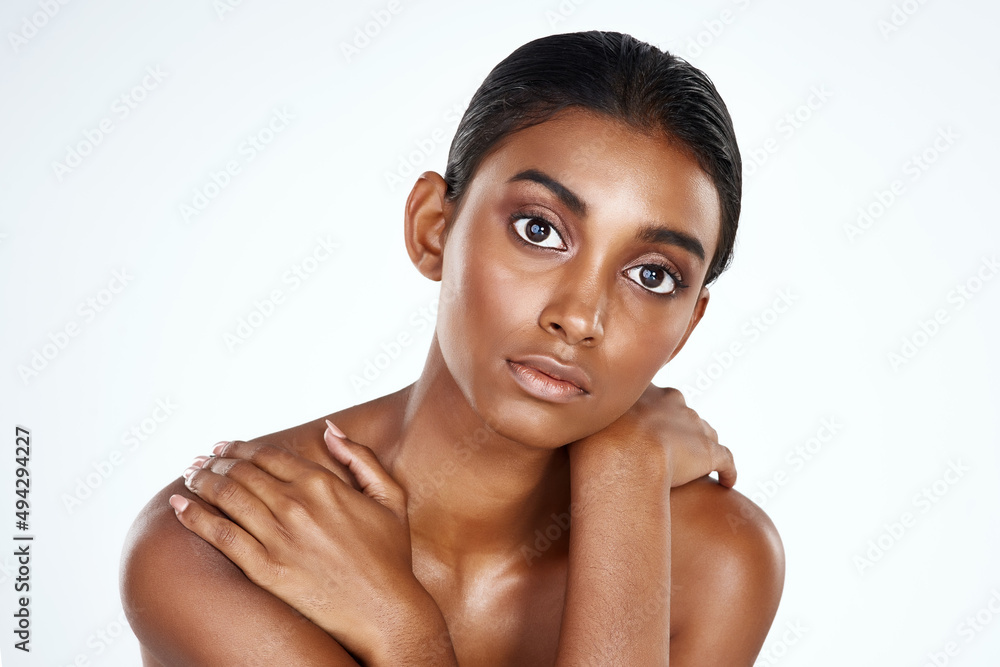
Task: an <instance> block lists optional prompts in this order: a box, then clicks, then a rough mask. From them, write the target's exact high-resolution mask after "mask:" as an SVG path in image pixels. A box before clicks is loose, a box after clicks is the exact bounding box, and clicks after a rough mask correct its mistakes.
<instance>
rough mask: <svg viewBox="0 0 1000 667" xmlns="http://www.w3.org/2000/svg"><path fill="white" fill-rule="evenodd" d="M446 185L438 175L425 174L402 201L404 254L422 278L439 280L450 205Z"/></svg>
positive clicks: (428, 172) (421, 175)
mask: <svg viewBox="0 0 1000 667" xmlns="http://www.w3.org/2000/svg"><path fill="white" fill-rule="evenodd" d="M447 191H448V186H447V184H446V183H445V180H444V178H442V177H441V175H440V174H438V173H436V172H433V171H425V172H424V173H422V174H420V176H419V177H418V178H417V182H416V183H414V184H413V189H412V190H410V196H409V197H408V198H407V200H406V211H405V215H404V224H405V236H406V252H407V254H409V255H410V261H411V262H413V266H415V267H417V271H420V273H422V274H423V275H424V276H426V277H427V278H430V279H431V280H441V265H442V261H443V258H444V241H445V236H446V232H447V229H448V222H449V216H450V215H451V209H452V206H451V204H450V203H448V202H447V201H445V193H446V192H447Z"/></svg>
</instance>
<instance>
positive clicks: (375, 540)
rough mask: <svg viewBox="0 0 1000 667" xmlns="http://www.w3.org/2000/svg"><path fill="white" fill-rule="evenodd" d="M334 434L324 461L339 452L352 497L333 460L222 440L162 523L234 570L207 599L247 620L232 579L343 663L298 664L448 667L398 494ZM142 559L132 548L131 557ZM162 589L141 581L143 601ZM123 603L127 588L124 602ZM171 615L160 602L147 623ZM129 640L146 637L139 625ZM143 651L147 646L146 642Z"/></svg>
mask: <svg viewBox="0 0 1000 667" xmlns="http://www.w3.org/2000/svg"><path fill="white" fill-rule="evenodd" d="M328 423H329V422H328ZM334 428H335V427H333V425H332V424H331V425H330V428H328V431H327V434H326V437H327V442H328V445H329V446H330V448H331V449H330V453H333V454H335V455H337V456H338V458H339V459H340V464H343V465H344V466H345V469H344V471H345V472H347V473H348V474H349V475H353V476H354V478H355V480H356V482H357V484H358V486H359V487H360V490H356V489H354V488H352V486H351V484H349V483H348V481H347V480H345V479H344V478H343V476H341V475H340V474H336V473H334V472H333V470H332V468H331V467H330V465H329V463H333V464H334V465H336V464H337V461H335V460H333V459H330V461H329V462H323V463H320V461H323V459H322V458H312V457H309V458H307V457H304V456H302V455H300V454H296V453H294V452H292V451H291V450H289V449H287V443H284V445H283V446H276V445H271V444H267V443H264V442H261V441H260V440H254V441H250V442H241V441H234V442H229V443H225V444H224V443H219V445H218V446H217V447H216V449H215V453H216V454H218V457H216V458H210V459H207V460H206V457H199V460H198V461H196V463H195V465H194V466H193V467H192V468H189V469H188V470H187V471H185V478H186V480H185V481H184V487H183V489H182V491H183V492H181V493H178V494H176V496H173V495H172V494H169V493H164V494H161V495H160V496H159V498H162V499H169V500H170V502H171V503H172V504H173V509H170V505H167V504H165V503H164V505H163V507H165V508H167V509H168V510H170V513H171V514H174V515H175V516H171V517H169V519H168V521H171V522H172V524H170V526H171V530H172V531H173V530H176V529H179V530H181V531H184V532H186V533H187V534H188V535H189V536H190V539H193V540H194V541H195V542H194V543H197V544H198V546H199V548H201V551H202V552H205V549H206V548H207V549H208V551H207V552H206V553H210V554H211V556H210V558H211V559H212V560H217V559H224V561H225V567H224V568H223V569H224V570H225V572H226V574H230V573H238V576H236V575H234V576H233V577H229V578H227V579H225V580H224V581H223V584H222V585H217V586H216V584H215V581H216V580H217V579H218V577H213V578H212V581H211V585H212V586H216V587H215V588H214V589H212V588H210V590H209V591H208V592H209V593H211V594H213V595H214V596H215V597H217V598H219V599H222V600H223V601H229V600H235V602H236V603H237V606H238V607H240V608H242V609H243V613H244V614H245V613H246V611H245V609H246V608H245V607H244V606H243V605H244V604H245V601H242V600H239V590H238V589H236V588H235V587H233V588H231V587H230V586H229V584H231V583H236V582H238V583H239V584H240V586H242V587H249V588H250V590H252V591H253V592H254V594H255V595H257V596H259V594H261V593H262V594H264V595H265V596H266V597H268V598H270V599H272V600H274V601H277V602H278V603H280V605H281V606H283V607H284V608H287V609H288V610H290V611H292V612H293V614H294V615H295V617H296V622H298V623H300V624H306V625H308V626H310V632H312V631H313V630H316V631H319V632H320V633H322V635H323V636H325V637H326V640H329V641H333V640H336V641H334V643H333V645H334V646H335V647H337V648H338V650H337V651H336V652H335V653H336V655H337V656H338V658H341V659H343V657H344V656H347V659H348V660H350V661H349V662H344V661H343V660H341V661H340V662H332V663H331V662H329V658H328V657H327V658H324V657H323V652H322V651H318V652H317V656H318V657H319V659H320V660H321V661H322V662H320V663H312V662H308V663H306V662H303V663H302V664H350V665H353V664H357V662H355V661H354V660H353V659H351V656H354V657H355V658H356V659H357V661H358V662H361V663H362V664H365V665H371V666H382V665H394V666H395V665H409V664H414V665H417V664H419V665H432V664H433V665H441V666H448V665H452V666H453V665H454V664H455V657H454V651H453V649H452V646H451V642H450V635H449V633H448V629H447V626H446V624H445V621H444V617H443V615H442V614H441V611H440V609H439V608H438V607H437V604H436V603H435V601H434V600H433V598H432V597H431V596H430V595H429V594H428V593H427V591H426V590H425V589H424V588H423V587H422V586H421V585H420V583H419V581H418V580H417V579H416V577H415V576H414V575H413V573H412V564H411V562H410V558H411V548H410V536H409V527H408V523H407V515H406V501H405V494H404V492H403V491H402V489H401V488H400V487H398V485H396V484H395V482H394V481H393V480H392V478H391V477H390V476H389V475H388V474H387V473H385V472H384V471H382V470H381V469H380V468H379V469H378V470H372V469H370V468H369V465H370V464H369V463H368V462H375V461H377V460H376V459H375V457H374V454H373V453H372V452H371V451H370V450H369V449H368V448H366V447H364V446H362V445H358V444H356V443H351V442H350V441H347V440H346V438H344V439H343V440H341V439H340V438H338V437H335V436H334V431H333V430H332V429H334ZM279 441H280V439H279ZM313 456H314V457H315V453H313ZM174 488H175V489H176V485H174ZM168 491H169V489H168ZM191 493H193V494H195V495H194V496H192V495H191ZM156 500H157V499H154V501H153V502H154V503H155V502H156ZM213 506H214V507H213ZM150 509H151V507H147V510H150ZM219 510H222V511H224V512H225V514H223V513H222V512H220V511H219ZM159 516H161V517H162V516H164V514H162V513H160V514H159ZM137 524H138V522H137ZM163 527H164V528H166V524H165V525H164V526H163ZM194 543H188V542H185V545H188V546H190V544H194ZM138 551H139V550H138V549H137V548H136V546H135V545H130V547H129V548H128V549H127V554H128V553H131V554H135V553H137V552H138ZM149 553H151V555H152V556H153V557H154V558H156V557H159V554H157V553H155V552H152V551H149ZM189 555H190V554H189ZM127 559H128V556H127ZM197 562H201V560H200V558H199V559H197ZM158 565H160V564H159V563H155V562H154V563H145V562H141V561H140V562H139V563H138V564H132V565H131V566H128V565H126V567H125V568H123V570H126V571H127V570H129V569H131V570H132V571H137V572H143V571H149V570H152V569H156V568H157V566H158ZM192 574H194V575H195V576H192ZM197 575H198V572H190V571H184V572H178V573H177V577H176V578H177V579H178V581H177V585H178V586H180V587H182V588H183V587H186V588H187V589H188V590H189V591H195V590H200V589H201V579H200V578H199V577H198V576H197ZM163 586H164V583H163V582H162V581H153V580H149V581H147V582H146V587H147V589H148V592H149V593H150V595H149V596H150V597H152V594H155V593H156V592H157V590H158V588H161V587H163ZM132 588H133V590H138V591H139V593H138V594H141V593H142V591H143V590H144V589H143V587H142V584H141V583H140V584H138V585H136V584H133V586H132ZM128 595H129V593H128V592H127V591H126V590H125V586H124V585H123V596H128ZM132 595H133V596H134V595H136V594H132ZM232 611H235V609H234V610H232ZM169 612H170V609H169V608H168V607H164V606H163V605H162V604H159V605H158V606H157V613H156V614H154V616H161V617H162V616H163V615H165V614H168V613H169ZM130 618H131V617H130ZM236 618H238V615H230V616H227V619H236ZM156 620H157V619H156V618H154V619H153V620H151V621H150V623H152V624H153V625H154V626H155V627H154V629H153V630H152V632H154V634H155V633H156V632H157V628H158V627H159V626H156ZM237 629H238V628H237ZM136 632H137V634H139V635H140V640H142V639H143V638H142V635H141V633H140V631H139V629H138V628H137V629H136ZM259 632H260V635H259V636H263V637H267V636H268V635H270V636H272V637H275V638H276V639H277V640H279V641H281V640H283V638H282V637H277V634H278V633H281V632H282V628H281V626H280V625H277V624H274V623H273V622H269V624H265V625H264V626H263V627H262V629H261V630H260V631H259ZM160 634H166V635H167V639H168V640H171V641H174V642H183V639H182V637H183V636H184V635H183V633H182V632H178V631H177V629H174V630H172V631H170V632H167V633H163V632H160ZM156 636H159V635H156ZM320 639H322V637H321V638H320ZM143 643H144V644H145V645H146V647H147V648H150V642H146V641H143ZM308 647H309V646H308V644H307V648H308ZM321 647H322V644H321V645H320V646H319V648H321ZM227 651H228V652H227V653H223V654H222V655H228V656H230V657H229V659H230V660H231V661H232V664H246V663H245V662H241V658H242V656H243V655H255V653H256V649H254V651H253V652H251V653H247V652H245V651H244V652H239V651H237V652H235V653H233V652H232V651H233V649H232V648H228V649H227ZM155 652H156V651H155V649H154V653H155ZM348 652H349V653H350V655H348ZM213 655H215V654H213ZM208 663H211V664H219V663H218V662H216V661H214V660H209V661H207V662H206V664H208ZM183 664H190V661H183ZM196 664H202V663H200V662H199V663H196ZM222 664H226V663H222ZM296 664H298V663H296Z"/></svg>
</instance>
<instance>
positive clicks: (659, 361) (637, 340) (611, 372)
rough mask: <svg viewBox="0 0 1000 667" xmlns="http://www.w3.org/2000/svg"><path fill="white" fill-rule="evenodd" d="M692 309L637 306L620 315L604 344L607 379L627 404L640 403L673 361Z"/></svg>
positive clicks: (623, 311)
mask: <svg viewBox="0 0 1000 667" xmlns="http://www.w3.org/2000/svg"><path fill="white" fill-rule="evenodd" d="M690 310H691V309H690V308H686V309H683V310H682V309H681V308H680V306H679V305H678V306H677V307H672V308H670V309H669V311H666V310H664V309H649V308H648V307H645V308H644V307H642V306H641V305H640V306H635V305H634V304H633V308H632V309H630V308H629V307H627V306H626V307H623V308H620V309H619V311H618V312H617V313H616V314H617V315H619V317H617V318H615V319H616V322H614V323H612V324H611V326H612V327H613V329H612V331H610V332H609V335H607V336H606V337H605V340H604V341H603V344H604V348H605V350H604V355H603V356H604V359H605V360H606V362H607V368H605V372H604V377H606V378H607V382H608V384H609V387H611V388H612V391H613V392H614V393H615V394H618V395H621V396H622V400H623V401H628V400H629V399H631V401H632V402H634V401H635V400H637V399H638V398H639V396H640V395H641V394H642V392H643V391H645V389H646V387H647V386H649V383H650V382H651V381H652V379H653V376H654V375H656V373H657V372H658V371H659V370H660V369H661V368H662V367H663V366H664V364H666V363H667V361H668V360H669V359H670V356H671V355H672V354H673V352H674V350H675V349H677V346H678V344H680V341H681V338H682V337H683V336H684V332H685V331H686V330H687V324H688V321H689V320H690V316H691V312H690ZM657 311H658V312H657ZM628 405H631V402H630V403H628Z"/></svg>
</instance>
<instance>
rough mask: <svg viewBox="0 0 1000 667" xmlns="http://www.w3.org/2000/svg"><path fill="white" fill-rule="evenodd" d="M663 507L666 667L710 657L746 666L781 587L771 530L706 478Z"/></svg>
mask: <svg viewBox="0 0 1000 667" xmlns="http://www.w3.org/2000/svg"><path fill="white" fill-rule="evenodd" d="M670 508H671V528H672V530H671V532H672V548H671V559H672V561H671V562H672V563H673V572H672V579H673V584H674V585H673V591H672V597H671V616H672V621H671V626H672V627H671V641H672V648H671V662H672V663H674V664H678V665H686V664H688V663H690V664H698V665H712V664H715V663H713V662H711V661H710V659H709V658H708V657H707V656H708V655H717V656H719V657H720V662H719V663H718V664H720V665H723V664H725V665H742V664H746V665H751V664H753V661H754V658H755V657H756V656H757V653H758V652H759V651H760V647H761V645H762V644H763V642H764V638H765V637H766V636H767V631H768V629H769V628H770V626H771V622H772V621H773V620H774V615H775V614H776V613H777V609H778V603H779V601H780V600H781V592H782V589H783V587H784V580H785V553H784V547H783V546H782V543H781V538H780V536H779V535H778V531H777V529H776V528H775V527H774V523H773V522H772V521H771V519H770V517H768V516H767V514H766V513H765V512H764V510H762V509H761V508H760V507H758V506H757V505H756V504H754V503H753V502H752V501H751V500H750V499H749V498H747V497H746V496H744V495H743V494H741V493H740V492H738V491H736V490H734V489H727V488H726V487H724V486H721V485H720V484H718V483H717V482H716V481H714V480H712V479H711V478H709V477H704V478H701V479H699V480H695V481H694V482H691V483H689V484H685V485H684V486H682V487H678V488H677V489H673V490H672V491H671V502H670ZM713 646H714V649H715V650H714V651H713V650H712V647H713ZM706 651H708V653H706Z"/></svg>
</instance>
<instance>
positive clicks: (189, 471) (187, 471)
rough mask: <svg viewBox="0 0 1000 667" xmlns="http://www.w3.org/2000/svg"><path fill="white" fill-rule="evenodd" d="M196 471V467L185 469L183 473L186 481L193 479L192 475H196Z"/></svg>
mask: <svg viewBox="0 0 1000 667" xmlns="http://www.w3.org/2000/svg"><path fill="white" fill-rule="evenodd" d="M195 470H197V468H196V467H194V466H191V467H190V468H185V469H184V472H183V473H182V474H183V475H184V479H191V475H193V474H194V471H195Z"/></svg>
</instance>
